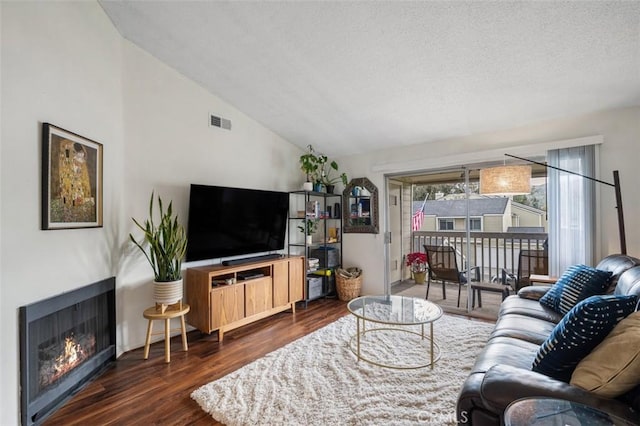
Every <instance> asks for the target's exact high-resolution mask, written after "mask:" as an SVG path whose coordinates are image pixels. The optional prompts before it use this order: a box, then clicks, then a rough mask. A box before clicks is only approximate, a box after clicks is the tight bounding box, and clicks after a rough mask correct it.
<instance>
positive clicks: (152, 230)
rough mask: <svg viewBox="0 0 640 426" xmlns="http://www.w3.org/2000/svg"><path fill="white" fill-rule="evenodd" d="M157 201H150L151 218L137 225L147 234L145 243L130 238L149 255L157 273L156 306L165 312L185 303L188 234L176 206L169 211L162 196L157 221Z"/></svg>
mask: <svg viewBox="0 0 640 426" xmlns="http://www.w3.org/2000/svg"><path fill="white" fill-rule="evenodd" d="M153 199H154V194H153V192H152V193H151V200H150V201H149V218H147V219H146V220H145V221H144V223H140V222H139V221H137V220H136V219H135V218H132V219H133V222H134V223H135V224H136V226H137V227H138V228H139V229H140V230H142V232H143V233H144V239H143V240H142V241H141V242H138V241H136V239H135V238H134V236H133V234H129V238H130V239H131V241H132V242H133V244H135V245H136V246H137V247H138V248H139V249H140V251H142V253H143V254H144V255H145V257H146V258H147V261H148V262H149V264H150V265H151V268H152V269H153V274H154V287H153V295H154V299H155V302H156V307H157V308H159V309H160V310H161V311H162V312H164V311H165V310H166V308H167V306H169V305H172V304H174V303H178V302H180V301H181V300H182V296H183V286H182V271H181V267H182V259H184V255H185V252H186V249H187V235H186V232H185V230H184V227H183V226H182V225H181V224H180V223H179V222H178V216H177V215H175V216H174V215H173V208H172V203H171V202H170V203H169V205H168V206H167V209H166V210H165V209H164V207H163V204H162V199H161V198H160V196H158V212H159V214H160V217H159V222H154V219H153V204H154V203H153Z"/></svg>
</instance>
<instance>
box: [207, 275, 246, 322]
mask: <svg viewBox="0 0 640 426" xmlns="http://www.w3.org/2000/svg"><path fill="white" fill-rule="evenodd" d="M243 318H244V285H242V284H234V285H231V286H229V287H223V288H215V289H213V290H211V329H212V330H217V329H219V328H220V327H222V326H224V325H227V324H231V323H233V322H235V321H239V320H241V319H243Z"/></svg>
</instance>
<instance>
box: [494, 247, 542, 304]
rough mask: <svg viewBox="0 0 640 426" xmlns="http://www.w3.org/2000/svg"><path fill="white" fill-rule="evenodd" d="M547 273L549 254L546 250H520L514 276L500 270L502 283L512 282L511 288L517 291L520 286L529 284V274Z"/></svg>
mask: <svg viewBox="0 0 640 426" xmlns="http://www.w3.org/2000/svg"><path fill="white" fill-rule="evenodd" d="M548 274H549V256H548V253H547V251H546V250H520V254H518V272H517V274H516V275H515V276H514V275H513V274H510V273H508V272H507V271H506V270H505V269H503V270H502V274H501V281H502V284H504V285H508V284H509V281H511V282H512V283H513V290H514V291H515V292H516V293H517V292H518V290H520V289H521V288H522V287H526V286H529V285H531V281H530V280H529V277H530V276H531V275H548Z"/></svg>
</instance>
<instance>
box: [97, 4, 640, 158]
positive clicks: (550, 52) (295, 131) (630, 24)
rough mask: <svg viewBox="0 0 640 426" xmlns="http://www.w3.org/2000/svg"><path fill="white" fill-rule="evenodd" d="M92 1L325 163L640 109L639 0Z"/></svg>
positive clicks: (138, 39)
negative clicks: (327, 158)
mask: <svg viewBox="0 0 640 426" xmlns="http://www.w3.org/2000/svg"><path fill="white" fill-rule="evenodd" d="M100 4H101V6H102V7H103V9H104V10H105V12H106V13H107V14H108V16H109V17H110V19H111V20H112V21H113V23H114V25H115V26H116V28H117V29H118V31H120V33H121V34H122V35H123V37H125V38H126V39H128V40H130V41H131V42H133V43H135V44H136V45H138V46H140V47H141V48H142V49H144V50H146V51H148V52H149V53H151V54H152V55H154V56H155V57H157V58H158V59H159V60H161V61H163V62H164V63H166V64H168V65H169V66H171V67H173V68H175V69H176V70H178V71H179V72H181V73H182V74H184V75H185V76H187V77H189V78H190V79H192V80H194V81H196V82H197V83H198V84H200V85H202V86H203V87H204V88H206V89H207V90H208V91H210V92H211V93H213V94H215V95H217V96H219V97H220V98H221V99H223V100H225V101H226V102H228V103H230V104H231V105H233V106H234V107H236V108H237V109H239V110H240V111H242V112H243V113H245V114H247V115H248V116H250V117H252V118H253V119H254V120H256V121H258V122H260V123H262V124H263V125H264V126H266V127H268V128H270V129H271V130H273V131H274V132H275V133H277V134H279V135H280V136H282V137H283V138H285V139H287V140H289V141H290V142H292V143H294V144H296V145H298V146H300V147H301V148H304V147H305V146H306V145H308V144H313V146H314V147H315V148H316V150H317V151H320V152H324V153H325V154H328V155H330V156H334V157H336V156H341V155H348V154H358V153H363V152H369V151H373V150H379V149H385V148H390V147H394V146H401V145H411V144H416V143H429V142H433V141H438V140H443V139H447V138H452V137H461V136H466V135H470V134H475V133H481V132H488V131H495V130H500V129H506V128H512V127H516V126H520V125H524V124H528V123H533V122H538V121H542V120H547V119H554V118H561V117H567V116H576V115H580V114H585V113H590V112H595V111H600V110H607V109H613V108H618V107H627V106H633V105H640V1H593V2H586V1H570V2H565V1H563V2H553V1H544V2H541V1H500V2H493V1H492V2H489V1H450V2H449V1H410V2H401V1H278V2H272V1H260V2H256V1H112V0H100ZM212 112H214V111H212Z"/></svg>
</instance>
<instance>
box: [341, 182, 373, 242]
mask: <svg viewBox="0 0 640 426" xmlns="http://www.w3.org/2000/svg"><path fill="white" fill-rule="evenodd" d="M364 194H368V195H364ZM343 197H344V200H343V206H342V215H343V217H344V227H343V232H345V233H372V234H377V233H378V188H377V187H376V186H375V185H374V184H373V183H371V181H370V180H369V179H367V178H366V177H362V178H355V179H352V180H351V182H349V184H348V185H347V186H346V187H345V189H344V192H343Z"/></svg>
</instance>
